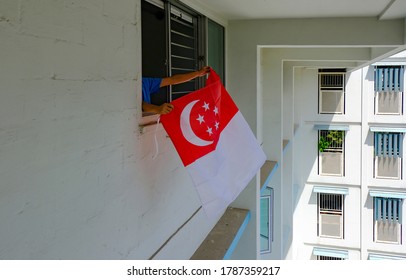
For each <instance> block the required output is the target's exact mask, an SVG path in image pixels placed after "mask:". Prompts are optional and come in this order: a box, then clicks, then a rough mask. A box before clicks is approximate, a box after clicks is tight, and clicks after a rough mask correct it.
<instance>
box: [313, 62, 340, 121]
mask: <svg viewBox="0 0 406 280" xmlns="http://www.w3.org/2000/svg"><path fill="white" fill-rule="evenodd" d="M323 76H326V77H328V76H331V77H330V79H329V80H330V82H331V83H334V84H330V85H329V84H323V80H324V79H323ZM339 76H341V81H340V83H335V82H336V80H337V79H338V80H340V78H338V77H339ZM335 77H337V78H335ZM345 81H346V71H345V69H319V72H318V103H319V104H318V114H320V115H345V109H346V106H345V103H346V102H345V101H346V94H345ZM328 92H336V93H341V98H340V99H341V103H342V105H341V108H340V110H339V111H334V112H333V111H328V110H324V109H323V93H328Z"/></svg>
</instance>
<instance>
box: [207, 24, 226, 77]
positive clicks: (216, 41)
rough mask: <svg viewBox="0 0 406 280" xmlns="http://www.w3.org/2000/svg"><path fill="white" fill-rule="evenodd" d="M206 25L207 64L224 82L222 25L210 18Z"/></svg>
mask: <svg viewBox="0 0 406 280" xmlns="http://www.w3.org/2000/svg"><path fill="white" fill-rule="evenodd" d="M207 26H208V30H207V34H208V38H207V41H208V58H207V59H208V64H209V65H210V67H212V68H213V69H214V71H216V73H217V74H218V75H219V76H220V78H221V81H222V83H223V84H225V79H224V78H225V77H224V75H225V69H224V64H225V62H224V58H225V54H224V27H223V26H221V25H220V24H218V23H216V22H214V21H212V20H210V19H209V20H208V23H207Z"/></svg>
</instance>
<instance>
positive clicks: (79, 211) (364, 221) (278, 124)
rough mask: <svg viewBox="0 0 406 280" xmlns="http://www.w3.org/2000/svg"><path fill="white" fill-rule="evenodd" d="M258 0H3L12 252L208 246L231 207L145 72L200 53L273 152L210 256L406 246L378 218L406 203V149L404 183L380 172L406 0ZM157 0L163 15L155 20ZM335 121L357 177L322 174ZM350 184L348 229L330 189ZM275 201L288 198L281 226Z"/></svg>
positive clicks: (1, 73)
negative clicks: (202, 196)
mask: <svg viewBox="0 0 406 280" xmlns="http://www.w3.org/2000/svg"><path fill="white" fill-rule="evenodd" d="M236 2H238V4H236ZM253 2H254V1H243V0H241V1H235V0H233V1H226V0H224V1H217V0H210V1H209V0H205V1H201V0H184V1H175V0H174V1H172V0H171V1H165V3H164V2H163V1H160V0H151V1H148V2H144V1H141V0H120V1H107V0H105V1H93V0H80V1H79V0H72V1H53V0H46V1H41V2H37V1H26V0H20V1H15V0H0V39H1V40H0V61H1V65H2V67H0V221H1V223H2V226H1V229H0V259H189V258H192V257H193V255H194V253H195V252H196V250H198V249H199V248H200V249H202V250H203V251H204V249H205V248H202V247H201V244H203V247H204V244H205V242H204V240H205V238H206V236H207V235H208V234H210V232H211V231H212V230H213V227H215V226H216V225H217V226H221V223H222V220H220V217H216V218H214V219H208V218H207V217H206V216H205V214H204V212H203V211H202V210H201V205H200V201H199V198H198V196H197V194H196V192H195V190H194V188H193V184H192V182H191V180H190V178H189V176H188V174H187V173H186V171H185V169H184V168H183V165H182V163H181V161H180V159H179V157H178V155H177V153H176V151H175V149H174V148H173V145H172V143H171V141H170V139H169V138H167V137H166V133H165V131H164V130H163V128H162V127H161V125H157V124H156V123H154V120H153V117H152V118H151V116H143V115H142V110H141V77H142V76H143V75H146V74H148V72H149V73H151V74H154V75H158V74H160V75H162V76H163V75H165V74H168V73H169V74H174V73H176V71H177V70H179V68H188V67H190V65H189V64H187V63H186V65H185V62H184V58H187V59H186V60H187V61H190V60H192V66H193V67H195V68H196V67H198V66H199V65H200V66H201V65H204V64H210V65H212V66H213V67H214V68H215V69H216V71H218V72H219V73H220V74H221V75H222V77H223V79H224V82H225V85H226V87H227V89H228V91H229V92H230V94H231V95H232V97H233V99H234V100H235V102H236V104H237V105H238V107H239V109H240V111H241V112H242V113H243V115H244V117H245V118H246V120H247V121H248V123H249V124H250V126H251V128H252V130H253V131H254V133H255V134H256V135H257V138H258V140H259V141H260V143H261V144H262V147H263V149H264V151H265V152H266V154H267V157H268V159H269V162H268V163H267V164H266V166H264V168H263V170H262V172H261V174H258V176H257V177H256V178H255V179H253V180H252V181H251V183H250V184H249V185H248V186H247V188H246V189H245V190H244V192H243V193H242V194H241V195H240V196H239V197H238V198H237V199H236V201H235V202H234V203H233V204H232V205H231V206H232V207H234V208H238V209H245V210H243V212H242V214H240V213H235V212H233V211H230V212H231V214H235V216H232V217H231V218H237V220H238V223H236V224H232V225H233V227H232V230H233V231H230V230H229V228H227V227H226V228H225V229H224V234H223V236H224V237H228V238H225V239H227V242H225V241H224V242H223V240H220V241H218V240H215V241H216V242H220V243H217V244H218V246H216V249H219V252H216V253H218V254H214V251H215V250H209V251H207V250H206V251H205V252H204V253H205V255H204V256H205V257H208V258H231V259H260V258H263V259H315V258H317V257H316V255H321V256H327V257H329V256H341V257H344V258H348V259H368V258H377V257H382V256H391V257H398V258H399V257H405V255H406V250H405V249H404V248H405V245H404V242H405V241H404V237H405V236H404V231H400V233H399V236H397V237H396V238H397V241H396V240H395V241H394V240H393V239H392V237H389V235H388V234H386V235H385V234H381V233H382V232H380V231H379V229H378V233H377V231H376V230H375V229H374V221H377V222H376V223H381V224H382V221H381V220H380V219H379V218H376V219H374V209H378V208H374V204H375V205H378V204H379V203H381V204H380V205H383V203H384V200H379V199H377V198H379V197H384V198H385V199H386V198H387V197H389V198H393V200H390V203H391V205H394V204H395V203H397V204H396V205H398V206H396V207H398V208H396V209H399V210H397V211H398V212H396V213H398V214H397V215H395V214H393V213H394V212H393V211H392V212H391V215H389V214H388V213H385V215H384V214H383V213H382V215H380V216H379V215H376V217H384V216H385V217H389V216H390V217H392V218H393V217H396V219H397V221H401V219H400V218H401V213H402V212H403V211H404V210H405V207H406V206H405V205H404V203H401V201H402V199H403V198H404V197H403V195H404V193H405V191H404V188H405V181H404V179H403V178H404V175H405V169H404V164H401V165H400V168H401V169H400V171H399V172H400V173H401V177H400V179H396V180H395V179H382V178H376V174H377V172H376V170H375V169H374V168H375V165H376V164H375V162H378V165H379V164H383V165H384V164H385V163H381V162H380V161H381V159H379V158H378V159H375V158H374V150H375V149H374V145H375V142H374V141H375V139H378V137H382V138H379V139H386V138H385V137H386V136H385V135H384V134H382V135H381V134H379V132H382V131H386V130H387V129H389V130H390V131H391V132H394V133H401V135H402V134H403V130H402V129H405V127H406V125H405V123H406V122H405V117H404V107H402V114H398V115H389V116H388V115H377V114H375V109H374V104H375V99H374V98H375V97H374V96H375V93H374V75H373V69H374V67H375V66H370V65H371V64H372V63H378V62H379V61H381V60H382V59H384V58H387V57H389V56H391V55H393V54H396V53H399V52H400V51H402V50H404V49H405V48H406V45H405V44H406V21H405V18H406V7H405V2H404V1H402V0H395V1H390V0H387V1H381V0H374V1H369V2H370V3H369V6H365V1H363V0H358V1H354V0H351V1H350V0H348V1H341V2H343V3H344V2H345V4H346V5H343V7H342V8H341V9H334V10H331V8H329V7H331V5H330V4H334V3H335V2H336V1H327V0H326V1H325V2H326V5H325V6H320V5H318V3H319V1H307V5H306V6H300V5H301V3H302V1H297V2H295V3H294V4H295V5H297V6H296V9H292V3H288V2H289V1H282V2H284V3H278V2H276V1H271V0H270V1H259V0H258V1H257V2H256V3H253ZM312 2H313V3H312ZM327 2H329V3H327ZM143 3H147V4H148V5H150V6H149V7H152V8H151V9H152V11H151V10H149V12H150V17H149V18H148V20H152V21H153V22H154V24H148V23H145V20H146V16H142V15H143V12H145V10H144V7H145V6H142V5H144V4H143ZM261 5H264V6H261ZM257 7H258V9H257V10H255V8H257ZM158 22H161V24H158ZM177 24H180V26H178V25H177ZM183 26H187V28H188V30H189V31H190V30H192V31H191V32H192V33H191V34H186V33H187V31H184V30H183ZM145 27H149V28H151V29H143V28H145ZM177 28H179V29H177ZM145 30H146V31H145ZM179 33H183V35H181V34H179ZM168 34H171V35H170V36H168ZM175 34H177V35H175ZM185 34H186V35H188V36H184V35H185ZM178 35H179V36H180V37H179V36H178ZM201 35H202V36H201ZM204 35H207V37H205V36H204ZM185 37H186V38H188V39H186V42H185V41H184V40H185V39H184V38H185ZM182 38H183V39H182ZM189 39H191V40H193V43H191V44H192V46H193V47H191V49H192V50H193V51H192V52H193V54H192V55H190V56H188V55H187V54H184V55H183V54H182V56H184V57H183V58H179V54H177V53H176V46H178V45H183V44H188V43H187V42H188V41H187V40H189ZM147 42H149V44H147V46H149V47H148V48H147V47H145V45H144V47H143V44H144V43H145V44H146V43H147ZM169 46H170V47H169ZM146 50H150V51H151V53H150V55H149V56H147V53H145V51H146ZM143 51H144V53H143ZM146 57H147V58H146ZM165 68H166V69H165ZM157 69H158V70H157ZM160 69H164V70H165V71H163V72H162V73H156V72H153V71H159V70H160ZM319 69H324V70H328V69H330V70H331V69H335V71H336V72H337V71H339V72H341V71H342V73H343V74H345V75H344V76H343V77H344V80H345V83H344V84H343V87H344V98H343V100H342V104H344V107H343V108H344V109H343V110H345V113H344V114H338V113H336V114H320V111H319V110H320V106H319V104H320V105H322V104H323V103H322V102H320V98H319V82H318V81H319V78H318V77H319V76H320V75H321V74H322V73H319ZM343 69H345V70H343ZM324 73H325V72H324ZM201 82H202V81H200V82H198V83H196V84H190V85H188V88H172V89H171V91H170V92H168V96H169V97H170V98H176V94H178V95H179V94H182V92H187V91H190V90H192V89H194V88H197V87H199V86H201V84H199V83H201ZM189 86H190V88H189ZM377 95H378V96H379V94H377ZM323 97H325V98H332V97H331V95H330V96H324V95H323ZM335 98H336V99H338V100H341V99H339V98H340V93H336V96H335ZM399 100H400V99H399ZM157 102H159V101H157ZM402 102H403V106H404V102H405V101H404V98H403V99H402ZM327 104H330V103H327ZM321 109H323V110H324V107H322V108H321ZM329 109H331V108H327V109H326V110H327V111H328V110H329ZM151 121H152V123H149V122H151ZM330 128H334V129H335V130H344V131H345V134H344V135H345V136H344V140H343V143H344V148H343V149H344V150H343V152H342V153H343V160H342V163H343V165H342V169H341V170H339V171H340V172H343V175H342V176H324V175H323V176H322V175H320V173H319V172H320V166H319V161H318V158H319V152H318V144H317V143H318V141H319V133H318V131H319V130H328V129H330ZM391 129H392V130H391ZM393 129H396V131H393ZM155 135H156V136H157V141H158V144H159V145H158V146H159V149H158V150H157V149H156V147H155V144H154V138H155ZM375 135H378V136H376V138H375ZM379 135H381V136H379ZM397 135H398V134H397ZM388 137H389V136H388ZM391 137H392V139H395V138H394V136H393V135H392V136H391ZM396 139H397V141H398V142H397V145H398V147H401V145H399V143H400V141H403V142H402V143H403V144H404V138H402V137H397V138H396ZM376 141H378V140H376ZM379 141H384V140H379ZM393 141H395V140H393ZM392 143H394V142H392ZM382 147H385V145H383V146H382ZM327 148H328V147H327ZM400 149H401V148H399V151H400ZM388 150H391V151H394V150H395V148H394V146H392V147H391V149H389V146H388V148H387V150H386V151H388ZM156 151H158V155H157V157H156V159H154V155H155V153H156ZM398 153H400V152H398ZM336 154H337V153H336ZM402 155H403V156H404V151H403V150H402ZM401 158H402V157H396V160H398V161H399V160H400V161H401ZM339 162H340V161H339ZM333 166H334V167H336V166H337V165H333ZM327 167H328V166H327ZM334 167H332V168H333V170H331V169H330V170H328V171H329V172H328V173H334V172H338V171H337V169H336V168H334ZM322 168H323V166H322ZM324 171H326V170H324ZM326 172H327V171H326ZM379 172H380V171H379V170H378V173H379ZM383 172H387V171H386V170H385V169H384V170H383ZM393 172H394V171H393V170H392V171H390V174H389V175H394V173H393ZM379 174H380V173H379ZM330 175H331V174H330ZM383 175H384V176H385V175H387V174H383ZM395 175H396V174H395ZM381 177H382V176H381ZM267 186H268V187H269V188H270V189H267V188H266V187H267ZM261 190H262V191H261ZM332 192H334V194H341V195H342V201H341V202H342V203H343V205H342V209H341V213H338V215H336V216H338V217H339V218H338V219H337V217H333V219H332V225H333V228H332V229H330V230H329V229H328V228H326V227H327V226H324V225H326V224H323V225H322V228H319V227H318V219H320V218H319V216H320V215H318V212H320V209H319V204H320V203H319V202H318V198H317V197H318V196H319V194H325V193H329V194H331V193H332ZM261 194H262V196H263V198H262V199H261ZM321 199H324V198H321ZM321 199H319V201H320V200H321ZM396 199H400V200H396ZM385 201H386V202H387V203H389V202H388V201H389V200H385ZM261 204H262V206H266V205H269V206H270V207H269V209H270V211H272V213H271V215H270V216H269V220H268V223H265V224H269V225H270V227H269V228H268V230H265V231H264V232H261V219H260V215H259V213H260V208H261ZM393 207H395V206H393ZM380 209H381V208H380ZM382 209H383V208H382ZM392 209H395V208H392ZM379 211H381V210H379ZM321 212H322V211H321ZM327 214H328V213H327ZM322 215H323V213H321V216H322ZM327 218H328V217H327ZM403 220H404V218H403ZM323 221H324V220H323ZM337 221H338V222H340V225H341V226H340V227H338V228H339V233H340V238H332V237H322V236H320V232H323V234H324V235H325V234H329V235H335V234H336V233H337V227H334V225H336V224H337ZM326 223H327V222H326ZM399 224H400V223H399ZM397 226H398V227H400V225H397ZM215 229H216V228H215ZM324 230H325V231H327V233H326V232H325V231H324ZM392 231H394V230H393V229H392ZM234 234H236V235H235V236H234ZM261 234H262V236H263V237H261ZM377 238H378V239H381V238H382V239H384V240H376V239H377ZM388 238H390V240H386V241H391V242H386V243H383V242H377V241H385V239H388ZM266 240H269V241H271V242H269V243H268V242H264V241H266ZM399 241H401V244H398V243H399ZM261 248H262V249H264V250H263V253H262V254H261ZM206 249H207V248H206ZM323 254H324V255H323ZM200 257H201V256H200Z"/></svg>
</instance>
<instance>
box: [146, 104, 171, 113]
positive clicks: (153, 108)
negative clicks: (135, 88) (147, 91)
mask: <svg viewBox="0 0 406 280" xmlns="http://www.w3.org/2000/svg"><path fill="white" fill-rule="evenodd" d="M172 109H173V105H172V104H170V103H164V104H162V105H159V106H158V105H153V104H149V103H147V102H144V101H143V102H142V111H144V112H148V113H156V114H160V115H165V114H168V113H169V112H171V111H172Z"/></svg>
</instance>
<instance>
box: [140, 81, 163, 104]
mask: <svg viewBox="0 0 406 280" xmlns="http://www.w3.org/2000/svg"><path fill="white" fill-rule="evenodd" d="M161 82H162V78H142V101H144V102H147V103H151V94H154V93H157V92H159V88H160V85H161Z"/></svg>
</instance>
